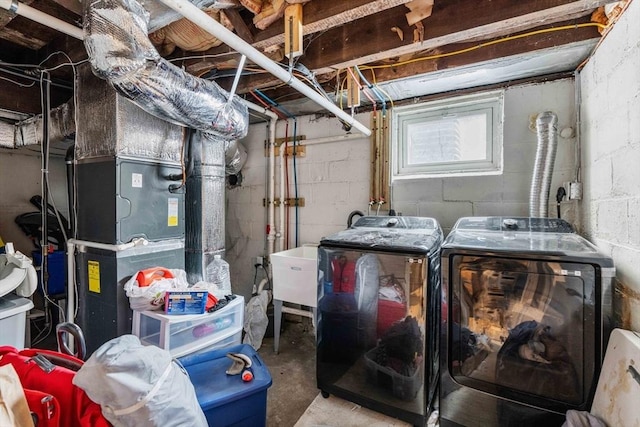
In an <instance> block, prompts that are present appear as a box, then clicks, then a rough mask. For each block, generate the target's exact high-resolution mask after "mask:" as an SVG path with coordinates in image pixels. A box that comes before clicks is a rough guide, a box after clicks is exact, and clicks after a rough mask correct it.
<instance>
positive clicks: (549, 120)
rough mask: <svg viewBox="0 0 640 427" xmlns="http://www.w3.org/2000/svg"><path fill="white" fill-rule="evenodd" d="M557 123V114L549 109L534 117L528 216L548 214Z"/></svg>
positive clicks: (556, 143) (543, 216)
mask: <svg viewBox="0 0 640 427" xmlns="http://www.w3.org/2000/svg"><path fill="white" fill-rule="evenodd" d="M557 124H558V116H556V115H555V113H553V112H551V111H545V112H543V113H540V114H539V115H538V118H537V119H536V130H537V133H538V149H537V150H536V162H535V165H534V166H533V177H532V179H531V192H530V194H529V216H530V217H538V218H545V217H547V216H549V191H550V189H551V177H552V176H553V164H554V163H555V160H556V150H557V147H558V132H557V131H558V129H557Z"/></svg>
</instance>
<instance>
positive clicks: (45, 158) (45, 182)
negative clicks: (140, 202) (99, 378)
mask: <svg viewBox="0 0 640 427" xmlns="http://www.w3.org/2000/svg"><path fill="white" fill-rule="evenodd" d="M45 75H46V77H47V78H46V79H45ZM48 77H49V76H48V72H46V71H43V72H41V73H40V87H41V88H43V87H44V88H45V90H41V91H40V107H41V109H42V114H43V116H44V115H45V114H47V115H48V114H49V111H48V106H49V105H51V104H50V100H51V91H50V85H48V84H47V85H46V86H43V83H44V82H45V81H49V79H48ZM44 125H45V121H44V120H43V126H44ZM45 134H46V138H47V141H46V142H45V141H43V143H42V144H41V145H40V150H41V156H42V175H43V179H42V181H41V183H40V186H41V192H42V194H43V195H44V194H46V195H47V198H44V197H43V201H46V200H47V199H48V200H49V201H50V202H51V205H52V206H53V212H54V214H55V216H56V219H57V220H58V224H59V225H60V230H61V231H62V235H63V236H64V240H65V242H66V241H67V240H68V236H67V231H66V230H65V227H64V225H63V224H62V220H61V219H60V213H59V212H58V209H57V208H56V205H55V200H54V198H53V194H52V193H51V190H50V188H51V184H50V182H49V170H48V163H49V156H50V152H49V141H48V135H49V134H48V132H45ZM45 146H46V149H45ZM48 210H49V208H48V205H47V204H46V203H43V206H42V222H43V224H42V230H45V229H46V227H45V225H44V222H45V221H47V217H48ZM42 240H43V243H42V246H45V245H46V247H47V249H48V246H49V239H48V236H46V235H43V236H42ZM47 249H45V250H47ZM42 265H43V266H44V265H45V261H44V254H43V261H42ZM44 274H45V271H44V269H42V268H41V269H40V283H42V284H43V290H44V292H43V295H44V297H45V299H46V301H47V302H48V303H50V304H51V305H53V306H55V307H56V308H57V309H58V311H59V312H60V315H61V318H62V321H64V318H65V316H64V310H63V308H62V307H61V306H60V305H59V304H57V303H56V302H55V301H53V300H52V299H51V298H50V297H49V295H48V293H47V292H46V289H45V286H44V283H46V282H45V277H44ZM45 311H46V313H45V314H46V316H49V313H48V311H47V307H46V306H45ZM47 323H50V319H47ZM49 333H50V332H48V333H47V335H48V334H49ZM47 335H45V336H47Z"/></svg>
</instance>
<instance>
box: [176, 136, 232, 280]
mask: <svg viewBox="0 0 640 427" xmlns="http://www.w3.org/2000/svg"><path fill="white" fill-rule="evenodd" d="M191 143H192V144H193V149H192V150H191V151H192V154H193V155H192V158H191V161H192V162H194V164H193V172H192V174H191V176H189V178H188V180H187V188H188V191H187V194H186V230H185V231H186V233H185V234H186V241H185V251H186V254H185V256H186V259H185V265H186V270H187V274H188V280H189V283H197V282H199V281H201V280H207V277H206V268H207V265H209V263H210V262H211V261H212V260H213V257H214V255H216V254H223V253H224V248H225V246H224V244H225V209H224V204H225V203H224V202H225V197H224V190H225V166H224V164H225V154H224V144H222V143H221V141H220V140H217V139H216V137H215V136H214V135H212V134H210V133H207V132H195V133H194V135H193V136H192V140H191Z"/></svg>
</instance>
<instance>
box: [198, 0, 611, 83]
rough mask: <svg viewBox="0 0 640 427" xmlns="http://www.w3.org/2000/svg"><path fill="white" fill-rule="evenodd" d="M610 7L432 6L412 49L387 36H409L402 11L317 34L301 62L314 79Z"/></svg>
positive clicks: (553, 2)
mask: <svg viewBox="0 0 640 427" xmlns="http://www.w3.org/2000/svg"><path fill="white" fill-rule="evenodd" d="M314 1H318V0H314ZM610 2H611V0H577V1H569V0H545V1H536V2H513V1H511V0H493V1H491V2H490V4H491V7H490V8H479V7H478V2H477V1H475V0H468V1H459V2H446V1H443V2H435V5H434V7H433V10H432V14H431V16H430V17H429V18H428V19H426V20H424V40H423V41H422V42H418V43H414V42H413V41H412V38H411V37H404V40H403V39H401V38H399V37H398V36H397V34H396V33H394V32H393V31H392V28H397V29H400V30H401V31H403V32H404V33H405V34H412V33H413V28H414V27H409V25H408V24H407V22H406V17H405V15H406V13H407V8H406V7H404V6H401V7H395V8H392V9H390V10H387V11H385V12H384V13H377V14H374V15H370V16H367V17H365V18H362V19H359V20H357V21H353V22H349V23H347V24H344V25H342V26H340V27H337V28H333V29H330V30H327V31H325V32H323V33H322V34H321V35H318V36H317V37H316V38H315V39H314V40H313V42H312V43H311V44H309V45H308V46H305V49H306V50H305V54H304V56H303V57H302V58H301V62H302V63H303V64H304V65H305V66H306V67H307V68H308V69H310V70H312V71H313V72H315V73H316V75H322V74H325V73H327V74H333V73H335V71H336V70H338V69H344V68H346V67H350V66H353V65H363V64H370V63H377V62H379V61H386V62H393V61H394V60H396V61H397V60H398V59H399V58H406V57H410V56H412V55H415V54H417V53H419V52H424V51H428V50H431V49H438V48H443V47H446V46H450V45H455V44H461V43H469V42H476V43H478V42H480V41H485V40H491V39H496V38H500V37H504V36H507V35H511V34H516V33H520V32H526V31H530V30H532V29H535V28H540V27H543V26H551V25H560V24H561V23H562V22H566V21H567V20H569V19H576V18H578V17H583V18H584V17H588V16H589V15H590V14H591V12H592V11H593V10H594V9H595V8H597V7H598V6H601V5H603V4H606V3H610ZM312 3H313V2H312ZM305 10H306V9H305ZM594 31H595V30H594ZM582 34H584V33H582ZM590 34H596V33H595V32H591V33H590ZM573 37H575V38H576V39H580V37H582V36H581V35H579V34H574V32H573V31H567V32H564V33H563V35H562V36H560V37H557V38H555V39H554V40H556V42H557V43H558V45H562V44H565V43H568V42H571V41H573V39H572V38H573ZM202 65H203V63H202V62H192V63H190V64H188V65H187V69H188V70H189V71H191V70H200V71H201V72H202V68H201V66H202ZM208 65H209V66H210V65H211V64H208ZM319 79H322V78H321V77H320V78H319ZM245 80H246V83H244V84H243V85H242V87H240V88H239V89H238V90H239V91H240V92H242V91H246V90H248V89H250V88H251V87H252V86H251V85H252V84H255V83H256V80H259V81H260V82H261V84H260V86H262V87H268V86H270V85H271V84H273V82H269V81H268V79H266V78H261V79H259V78H254V79H245ZM249 82H250V83H249Z"/></svg>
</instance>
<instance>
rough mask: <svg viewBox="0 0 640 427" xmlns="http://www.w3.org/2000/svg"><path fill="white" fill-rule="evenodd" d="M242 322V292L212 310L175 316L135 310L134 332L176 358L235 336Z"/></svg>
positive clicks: (142, 339)
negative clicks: (221, 306) (217, 308)
mask: <svg viewBox="0 0 640 427" xmlns="http://www.w3.org/2000/svg"><path fill="white" fill-rule="evenodd" d="M243 324H244V298H243V297H242V296H239V295H238V296H236V298H235V299H233V300H231V301H230V302H229V303H228V304H227V305H226V306H225V307H223V308H221V309H219V310H217V311H214V312H213V313H204V314H192V315H180V316H172V315H167V314H164V313H162V312H160V311H134V312H133V334H134V335H136V336H138V337H139V338H140V341H141V342H142V343H143V344H147V345H155V346H157V347H160V348H164V349H165V350H169V352H170V353H171V355H172V356H173V357H182V356H185V355H187V354H191V353H194V352H196V351H198V350H202V349H204V348H207V347H211V346H213V345H215V344H218V343H220V342H223V341H225V340H227V339H229V338H230V337H234V338H235V337H236V336H237V334H238V333H239V332H240V333H241V332H242V326H243ZM233 342H234V341H233V340H231V341H229V343H233Z"/></svg>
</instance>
